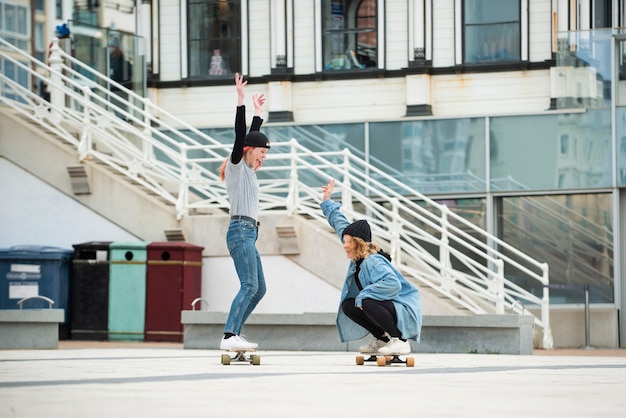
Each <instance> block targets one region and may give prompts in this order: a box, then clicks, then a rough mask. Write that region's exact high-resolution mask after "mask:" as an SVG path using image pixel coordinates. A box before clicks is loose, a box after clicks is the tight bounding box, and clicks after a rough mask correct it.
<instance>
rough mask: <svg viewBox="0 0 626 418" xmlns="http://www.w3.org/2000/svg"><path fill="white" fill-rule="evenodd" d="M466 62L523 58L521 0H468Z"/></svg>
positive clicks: (465, 23)
mask: <svg viewBox="0 0 626 418" xmlns="http://www.w3.org/2000/svg"><path fill="white" fill-rule="evenodd" d="M463 17H464V32H463V40H464V53H465V59H464V62H465V63H482V62H494V61H518V60H519V59H520V43H521V42H520V7H519V0H465V1H464V3H463Z"/></svg>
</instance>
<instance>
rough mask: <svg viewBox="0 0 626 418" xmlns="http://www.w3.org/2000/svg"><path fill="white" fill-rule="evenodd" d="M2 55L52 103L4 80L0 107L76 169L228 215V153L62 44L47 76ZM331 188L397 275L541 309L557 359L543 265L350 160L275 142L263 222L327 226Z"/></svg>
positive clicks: (482, 304) (468, 299) (457, 295)
mask: <svg viewBox="0 0 626 418" xmlns="http://www.w3.org/2000/svg"><path fill="white" fill-rule="evenodd" d="M7 45H8V46H7ZM0 47H4V48H5V49H8V50H9V51H10V54H6V53H3V51H2V50H0V54H1V55H2V57H3V59H8V60H12V61H13V62H14V64H15V65H16V66H17V67H19V68H20V69H22V70H23V71H25V72H27V73H28V74H29V75H30V76H32V77H34V78H38V79H41V80H43V81H45V82H46V83H48V85H49V86H50V89H51V99H50V102H46V101H45V100H43V99H42V98H40V97H38V96H37V95H35V94H34V93H32V92H31V91H29V90H28V89H25V88H23V87H22V86H20V85H19V84H18V83H16V82H15V81H13V80H11V79H10V78H8V77H7V76H5V75H4V74H0V103H1V104H3V105H5V106H9V107H11V108H12V109H13V110H14V111H15V112H16V113H17V114H19V115H21V116H22V117H24V118H28V119H29V120H31V121H34V122H35V123H37V124H39V125H40V126H42V128H44V129H46V130H48V131H50V132H51V133H53V134H54V135H56V136H57V137H59V138H60V139H62V140H63V141H65V142H66V143H67V144H69V145H70V146H71V147H73V148H74V149H75V150H76V153H77V157H78V159H79V161H81V162H83V163H85V164H89V163H90V161H91V160H94V161H98V162H99V163H103V164H106V165H107V166H108V167H109V168H110V169H111V170H113V171H115V172H119V173H121V174H123V175H125V176H127V177H128V178H130V179H132V180H133V182H136V183H137V184H139V185H141V186H142V187H145V188H146V189H148V190H150V191H151V192H152V193H154V194H156V195H158V196H160V197H161V198H162V199H164V200H165V201H167V202H169V203H170V204H171V205H173V206H174V207H175V208H176V214H177V217H178V218H179V219H180V218H182V217H185V216H189V214H190V213H192V212H193V211H194V210H199V209H202V210H209V211H210V210H213V211H216V212H220V213H223V212H224V211H226V210H228V200H227V196H226V190H225V187H224V183H223V182H221V181H220V180H219V177H218V173H217V171H216V170H215V169H209V167H217V166H219V164H220V163H221V162H222V161H223V159H224V158H225V157H226V156H227V155H228V153H229V151H230V147H231V145H225V144H221V143H219V142H218V141H216V140H215V139H213V138H211V137H210V136H208V135H206V134H204V133H202V132H200V131H199V130H197V129H196V128H193V127H191V126H188V125H187V124H185V123H184V122H182V121H181V120H179V119H177V118H176V117H174V116H173V115H170V114H167V112H165V111H164V110H162V109H159V108H157V107H156V106H155V105H153V104H152V103H151V102H150V100H148V99H145V98H142V97H140V96H138V95H136V94H135V93H134V92H132V91H130V90H126V91H125V92H126V93H127V94H128V97H129V100H127V101H124V100H122V99H121V98H119V97H116V98H114V100H113V101H111V97H112V95H111V93H110V92H109V91H108V89H107V88H105V87H103V85H104V86H107V85H108V84H116V83H115V82H113V81H112V80H109V79H108V78H106V77H104V76H102V75H100V74H98V73H97V72H95V71H94V70H92V69H90V68H89V67H86V66H85V65H84V64H82V63H80V62H79V61H77V60H75V59H74V58H73V57H71V56H69V55H68V54H65V53H64V52H63V51H61V50H60V49H59V48H58V46H57V45H56V43H54V45H53V48H52V54H51V58H50V63H51V64H50V66H48V65H46V64H44V63H41V62H38V61H37V60H35V59H34V58H32V57H30V56H28V55H27V54H24V53H23V52H21V51H19V50H17V49H16V48H13V47H12V46H10V45H9V44H8V43H6V42H5V41H4V40H1V39H0ZM68 63H69V65H68ZM79 69H80V71H78V70H79ZM83 73H86V74H90V76H89V77H86V76H84V75H83ZM94 80H96V81H95V82H94ZM107 83H108V84H107ZM118 87H119V88H120V89H124V87H123V86H121V85H119V86H118ZM120 115H121V117H120ZM164 120H169V121H173V122H170V123H166V122H164ZM183 131H184V132H183ZM96 145H97V146H96ZM329 177H333V178H335V179H336V180H337V182H336V192H337V193H339V194H340V196H339V197H336V198H337V200H339V201H340V202H341V203H342V206H343V210H344V212H345V213H346V214H347V216H348V217H349V218H351V219H356V218H362V217H367V218H368V220H369V221H370V223H371V225H372V230H373V233H374V235H375V236H376V237H377V239H380V240H381V243H383V244H385V245H388V247H389V250H390V253H391V254H392V257H393V262H394V264H395V265H396V266H397V267H398V268H399V269H400V270H401V271H402V272H403V273H404V274H406V275H407V277H409V278H410V279H411V280H413V281H415V282H416V283H418V284H420V285H424V286H428V287H430V288H432V289H434V290H435V291H437V292H439V293H440V294H442V295H445V296H446V297H448V298H449V299H450V300H451V301H453V302H455V303H456V304H458V305H459V306H461V307H464V308H466V309H468V310H469V311H471V312H474V313H478V314H481V313H487V312H495V313H501V314H503V313H505V308H508V309H510V310H512V311H515V312H518V313H520V314H523V313H527V311H526V310H523V309H520V308H519V306H520V305H519V304H518V303H516V302H517V301H518V300H524V301H525V302H528V303H530V304H535V305H537V306H539V307H540V309H541V314H540V317H536V318H535V323H536V324H537V325H538V326H540V327H542V328H543V347H544V348H552V335H551V329H550V321H549V297H548V296H549V294H548V286H546V285H548V284H549V275H548V271H549V270H548V265H547V264H546V263H541V262H539V261H537V260H534V259H533V258H531V257H529V256H527V255H526V254H524V253H522V252H521V251H519V250H518V249H516V248H514V247H513V246H511V245H509V244H508V243H506V242H504V241H502V240H501V239H499V238H498V237H496V236H493V235H491V234H489V233H487V232H486V231H484V230H483V229H481V228H479V227H477V226H476V225H474V224H472V223H471V222H469V221H467V220H465V219H464V218H462V217H461V216H459V215H457V214H455V213H454V212H452V211H451V210H449V209H448V208H447V206H445V205H441V204H438V203H436V202H435V201H433V200H431V199H430V198H428V197H427V196H425V195H422V194H421V193H419V192H417V191H416V190H415V189H414V188H413V187H411V185H407V184H405V183H403V182H402V181H400V180H398V179H397V178H395V177H394V176H393V175H390V174H389V173H387V172H385V171H384V170H381V169H380V168H377V167H375V166H372V165H370V164H368V163H367V162H366V161H364V160H363V159H362V158H359V157H358V156H355V155H354V154H353V153H351V152H350V151H349V150H348V149H343V150H335V151H326V152H324V151H321V152H320V151H316V152H313V151H311V150H310V149H308V148H306V147H304V146H302V145H301V144H299V143H298V142H297V141H296V140H295V139H291V140H290V141H287V142H278V143H272V152H271V153H270V154H269V155H268V157H267V159H266V161H265V163H264V167H263V170H261V171H260V172H259V184H260V208H261V212H267V211H277V210H283V211H286V212H287V213H288V214H290V215H295V214H300V215H307V217H310V218H312V219H314V220H316V221H318V222H320V223H321V224H323V225H326V220H325V218H324V217H323V214H322V213H321V211H320V208H319V199H320V186H321V185H322V184H325V183H326V182H327V180H328V178H329ZM433 249H434V250H433ZM508 269H517V270H519V271H521V272H523V273H524V274H525V275H527V276H528V277H529V278H531V279H533V280H535V281H537V282H539V283H540V284H541V285H542V288H543V294H542V295H541V297H539V296H536V295H534V294H532V293H530V292H528V291H526V290H525V289H522V288H521V287H519V286H518V285H516V284H515V283H513V282H511V281H510V280H509V279H508V278H507V277H506V275H505V272H506V271H507V270H508Z"/></svg>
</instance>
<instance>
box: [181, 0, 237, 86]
mask: <svg viewBox="0 0 626 418" xmlns="http://www.w3.org/2000/svg"><path fill="white" fill-rule="evenodd" d="M240 7H241V5H240V1H239V0H228V1H227V0H209V1H206V0H202V1H200V0H189V3H188V9H189V12H188V22H189V76H190V77H192V78H209V77H212V78H214V77H222V76H228V77H231V76H232V74H234V73H235V72H236V71H241V52H240V51H241V24H240V19H241V10H240Z"/></svg>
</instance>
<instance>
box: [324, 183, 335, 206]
mask: <svg viewBox="0 0 626 418" xmlns="http://www.w3.org/2000/svg"><path fill="white" fill-rule="evenodd" d="M334 188H335V179H328V184H327V185H325V186H322V201H324V200H328V199H330V196H331V195H332V194H333V189H334Z"/></svg>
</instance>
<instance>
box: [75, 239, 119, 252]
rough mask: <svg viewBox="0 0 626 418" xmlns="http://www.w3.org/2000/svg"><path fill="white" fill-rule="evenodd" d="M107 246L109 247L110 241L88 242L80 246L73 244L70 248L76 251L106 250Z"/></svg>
mask: <svg viewBox="0 0 626 418" xmlns="http://www.w3.org/2000/svg"><path fill="white" fill-rule="evenodd" d="M109 245H111V241H89V242H83V243H81V244H73V245H72V247H74V249H76V250H81V249H86V250H108V249H109Z"/></svg>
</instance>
